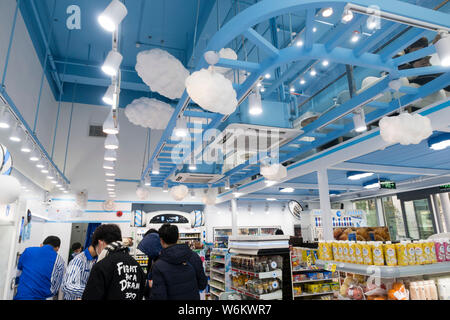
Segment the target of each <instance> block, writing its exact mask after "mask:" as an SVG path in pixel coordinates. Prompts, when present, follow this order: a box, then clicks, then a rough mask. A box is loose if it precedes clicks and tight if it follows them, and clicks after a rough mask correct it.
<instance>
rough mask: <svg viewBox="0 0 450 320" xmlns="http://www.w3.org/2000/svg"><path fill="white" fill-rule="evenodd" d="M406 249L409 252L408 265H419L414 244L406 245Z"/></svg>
mask: <svg viewBox="0 0 450 320" xmlns="http://www.w3.org/2000/svg"><path fill="white" fill-rule="evenodd" d="M406 249H407V250H408V265H415V264H418V263H417V260H416V246H415V244H414V243H413V242H410V243H407V244H406Z"/></svg>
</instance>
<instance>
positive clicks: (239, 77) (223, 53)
mask: <svg viewBox="0 0 450 320" xmlns="http://www.w3.org/2000/svg"><path fill="white" fill-rule="evenodd" d="M218 56H219V58H223V59H230V60H237V58H238V56H237V54H236V52H235V51H234V50H233V49H231V48H222V49H220V51H219V52H218ZM208 69H209V70H211V69H212V67H209V68H208ZM214 71H216V72H219V73H221V74H223V76H224V77H225V78H227V79H228V80H230V81H231V82H236V83H243V82H244V81H245V80H246V79H247V76H248V73H247V71H245V70H236V71H239V73H237V74H236V76H235V70H233V69H231V68H225V67H214Z"/></svg>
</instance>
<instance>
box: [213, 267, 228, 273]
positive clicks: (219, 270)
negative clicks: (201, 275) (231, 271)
mask: <svg viewBox="0 0 450 320" xmlns="http://www.w3.org/2000/svg"><path fill="white" fill-rule="evenodd" d="M210 270H211V271H212V272H217V273H220V274H225V269H216V268H210Z"/></svg>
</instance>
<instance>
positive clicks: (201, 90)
mask: <svg viewBox="0 0 450 320" xmlns="http://www.w3.org/2000/svg"><path fill="white" fill-rule="evenodd" d="M186 90H187V93H188V94H189V96H190V97H191V99H192V100H193V101H194V102H195V103H197V104H198V105H199V106H200V107H202V108H203V109H205V110H207V111H211V112H215V113H221V114H224V115H230V114H232V113H233V112H234V111H235V110H236V107H237V103H238V102H237V98H236V91H235V90H234V89H233V84H232V83H231V81H230V80H228V79H226V78H225V77H224V76H223V75H222V74H221V73H219V72H215V71H213V70H208V69H201V70H199V71H196V72H194V73H192V74H191V75H190V76H189V77H188V78H187V79H186Z"/></svg>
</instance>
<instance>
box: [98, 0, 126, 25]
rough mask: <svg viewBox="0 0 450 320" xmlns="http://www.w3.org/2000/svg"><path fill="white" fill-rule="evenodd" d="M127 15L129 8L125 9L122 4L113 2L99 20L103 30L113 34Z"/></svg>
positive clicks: (116, 0)
mask: <svg viewBox="0 0 450 320" xmlns="http://www.w3.org/2000/svg"><path fill="white" fill-rule="evenodd" d="M127 14H128V10H127V7H125V5H124V4H123V3H122V2H120V1H118V0H113V1H111V3H110V4H109V5H108V6H107V7H106V9H105V10H103V12H102V13H101V14H100V15H99V16H98V19H97V20H98V23H99V24H100V25H101V26H102V28H103V29H105V30H106V31H109V32H113V31H115V30H116V29H117V27H118V26H119V24H120V23H121V22H122V20H123V19H124V18H125V16H126V15H127Z"/></svg>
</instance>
